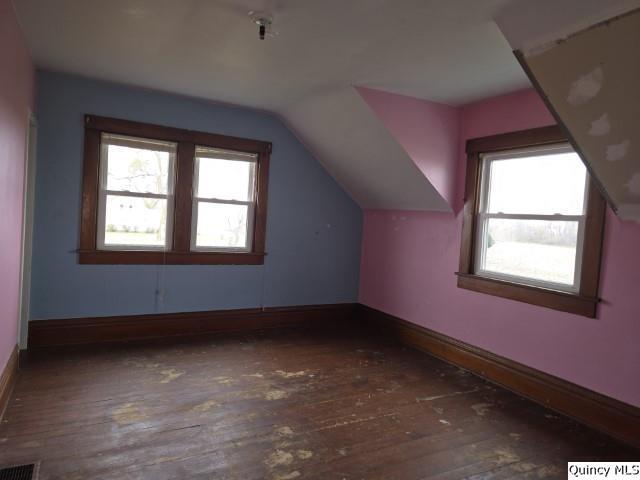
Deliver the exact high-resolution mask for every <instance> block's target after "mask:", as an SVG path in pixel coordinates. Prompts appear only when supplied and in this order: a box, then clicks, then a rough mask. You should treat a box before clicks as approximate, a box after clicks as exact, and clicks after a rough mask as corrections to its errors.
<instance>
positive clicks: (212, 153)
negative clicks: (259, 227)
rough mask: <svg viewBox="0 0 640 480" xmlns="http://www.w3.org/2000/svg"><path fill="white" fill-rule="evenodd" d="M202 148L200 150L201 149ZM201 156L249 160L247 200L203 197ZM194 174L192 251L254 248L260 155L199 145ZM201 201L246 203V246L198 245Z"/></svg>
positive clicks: (245, 249)
mask: <svg viewBox="0 0 640 480" xmlns="http://www.w3.org/2000/svg"><path fill="white" fill-rule="evenodd" d="M199 150H200V151H199ZM200 158H212V159H214V160H232V161H236V162H248V163H251V164H253V168H252V169H251V178H250V180H249V182H250V184H249V190H250V192H251V194H250V196H249V199H248V200H247V201H242V200H225V199H221V198H216V197H201V196H199V193H198V183H199V178H200ZM193 164H194V174H193V195H192V202H193V203H192V207H191V251H192V252H233V253H247V252H251V251H252V250H253V237H254V224H255V218H254V217H255V211H256V187H257V174H258V155H257V154H255V153H248V152H241V151H235V150H224V149H221V148H215V147H207V146H206V145H197V146H196V148H195V158H194V161H193ZM199 202H206V203H214V204H226V205H245V206H246V207H247V225H246V236H245V239H246V243H245V246H244V247H213V246H198V245H197V240H198V204H199Z"/></svg>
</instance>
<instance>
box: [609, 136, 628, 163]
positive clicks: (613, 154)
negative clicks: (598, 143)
mask: <svg viewBox="0 0 640 480" xmlns="http://www.w3.org/2000/svg"><path fill="white" fill-rule="evenodd" d="M630 145H631V142H630V141H629V140H624V141H622V142H620V143H616V144H614V145H608V146H607V160H609V161H610V162H616V161H618V160H620V159H621V158H624V157H625V156H626V155H627V152H628V151H629V146H630Z"/></svg>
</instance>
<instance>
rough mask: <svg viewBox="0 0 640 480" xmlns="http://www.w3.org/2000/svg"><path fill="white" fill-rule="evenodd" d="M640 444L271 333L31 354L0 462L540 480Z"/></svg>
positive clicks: (67, 473)
mask: <svg viewBox="0 0 640 480" xmlns="http://www.w3.org/2000/svg"><path fill="white" fill-rule="evenodd" d="M639 458H640V454H639V453H638V452H637V451H634V450H632V449H631V448H629V447H626V446H623V445H621V444H619V443H617V442H616V441H614V440H612V439H610V438H608V437H606V436H604V435H601V434H599V433H596V432H594V431H592V430H589V429H587V428H585V427H582V426H580V425H578V424H576V423H574V422H573V421H571V420H569V419H566V418H564V417H561V416H559V415H557V414H555V413H553V412H551V411H549V410H546V409H544V408H542V407H540V406H538V405H536V404H534V403H532V402H530V401H528V400H525V399H523V398H520V397H518V396H517V395H514V394H512V393H510V392H508V391H506V390H503V389H501V388H498V387H496V386H494V385H492V384H489V383H486V382H485V381H483V380H481V379H479V378H478V377H475V376H473V375H471V374H469V373H467V372H466V371H463V370H460V369H458V368H456V367H454V366H451V365H448V364H446V363H443V362H442V361H440V360H437V359H435V358H432V357H429V356H427V355H425V354H423V353H420V352H417V351H414V350H411V349H408V348H405V347H402V346H400V345H398V344H396V343H393V342H390V341H388V340H386V339H383V338H380V337H373V336H371V337H363V336H362V335H357V334H354V333H348V332H347V333H345V332H343V331H340V332H337V331H336V332H334V333H331V332H327V331H309V330H273V331H269V332H265V333H262V334H245V335H235V336H224V337H207V338H199V339H181V340H171V341H157V342H153V343H148V342H147V343H146V344H129V345H115V346H101V347H84V348H66V349H57V350H55V351H51V352H42V353H39V354H37V355H32V356H30V358H29V361H28V363H27V365H26V366H24V367H23V369H22V370H21V372H20V374H19V377H18V381H17V385H16V388H15V390H14V392H13V394H12V398H11V401H10V404H9V407H8V409H7V412H6V414H5V417H4V420H3V422H2V424H1V425H0V465H11V464H20V463H26V462H33V461H41V462H42V463H41V471H40V478H41V479H65V480H84V479H153V480H163V479H181V478H189V479H238V480H248V479H273V480H276V479H277V480H287V479H307V478H313V479H349V480H354V479H398V480H405V479H406V480H409V479H425V478H429V479H443V480H444V479H459V478H474V479H507V478H522V479H525V478H526V479H539V478H566V463H567V461H570V460H572V461H585V460H611V461H614V460H627V461H629V460H638V459H639Z"/></svg>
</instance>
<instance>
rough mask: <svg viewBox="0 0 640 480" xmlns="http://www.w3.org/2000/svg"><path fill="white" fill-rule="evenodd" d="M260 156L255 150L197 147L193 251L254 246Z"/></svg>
mask: <svg viewBox="0 0 640 480" xmlns="http://www.w3.org/2000/svg"><path fill="white" fill-rule="evenodd" d="M257 159H258V157H257V155H256V154H254V153H243V152H235V151H231V150H220V149H216V148H210V147H202V146H198V147H196V163H195V172H196V173H195V176H194V185H193V188H194V192H195V193H194V195H193V221H192V223H191V224H192V233H191V248H192V249H193V250H204V251H207V250H216V249H220V248H223V249H228V250H237V251H239V252H247V251H249V250H250V249H251V238H252V235H253V216H254V212H255V195H254V193H255V176H256V162H257Z"/></svg>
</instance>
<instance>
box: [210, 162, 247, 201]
mask: <svg viewBox="0 0 640 480" xmlns="http://www.w3.org/2000/svg"><path fill="white" fill-rule="evenodd" d="M197 161H198V163H199V168H198V179H197V188H198V197H201V198H217V199H220V200H239V201H242V202H248V201H251V200H252V199H253V176H254V168H255V163H254V162H244V161H238V160H225V159H218V158H205V157H198V158H197Z"/></svg>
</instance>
